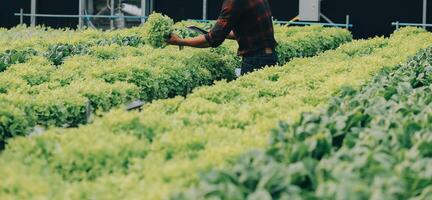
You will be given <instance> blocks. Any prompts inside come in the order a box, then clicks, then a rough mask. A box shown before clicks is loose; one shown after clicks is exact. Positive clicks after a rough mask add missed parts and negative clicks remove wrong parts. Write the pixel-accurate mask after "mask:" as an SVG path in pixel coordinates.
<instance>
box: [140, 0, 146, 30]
mask: <svg viewBox="0 0 432 200" xmlns="http://www.w3.org/2000/svg"><path fill="white" fill-rule="evenodd" d="M146 14H147V0H141V16H142V17H143V18H141V23H142V24H143V23H144V22H145V18H144V17H145V16H146Z"/></svg>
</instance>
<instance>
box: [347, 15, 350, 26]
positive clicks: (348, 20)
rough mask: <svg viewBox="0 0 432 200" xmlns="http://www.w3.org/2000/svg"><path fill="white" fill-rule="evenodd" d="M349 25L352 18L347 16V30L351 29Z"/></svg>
mask: <svg viewBox="0 0 432 200" xmlns="http://www.w3.org/2000/svg"><path fill="white" fill-rule="evenodd" d="M349 24H350V16H349V15H347V16H346V29H349Z"/></svg>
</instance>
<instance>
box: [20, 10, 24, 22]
mask: <svg viewBox="0 0 432 200" xmlns="http://www.w3.org/2000/svg"><path fill="white" fill-rule="evenodd" d="M23 14H24V11H23V9H22V8H21V9H20V25H23V24H24V16H23Z"/></svg>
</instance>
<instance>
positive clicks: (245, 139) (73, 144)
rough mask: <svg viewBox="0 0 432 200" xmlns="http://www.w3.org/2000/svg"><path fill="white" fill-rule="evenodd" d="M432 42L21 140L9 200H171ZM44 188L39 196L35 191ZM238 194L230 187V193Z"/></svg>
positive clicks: (313, 64)
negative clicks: (277, 130) (201, 175)
mask: <svg viewBox="0 0 432 200" xmlns="http://www.w3.org/2000/svg"><path fill="white" fill-rule="evenodd" d="M430 41H432V35H431V34H430V33H427V32H424V31H422V30H419V29H404V30H401V31H399V32H397V33H395V34H394V35H393V36H392V37H391V38H389V39H384V38H375V39H371V40H365V41H363V40H360V41H355V42H352V43H349V44H345V45H343V46H342V47H340V48H338V49H337V50H334V51H328V52H326V53H323V54H321V55H319V56H316V57H313V58H301V59H294V60H292V61H291V62H289V63H287V64H286V65H284V66H282V67H275V68H266V69H264V70H261V71H258V72H255V73H252V74H250V75H246V76H244V77H241V78H239V79H237V80H235V81H232V82H229V83H227V82H225V81H222V82H218V83H216V84H215V85H214V86H208V87H202V88H200V89H197V90H196V91H194V92H193V93H192V94H191V95H189V96H187V97H186V98H183V97H177V98H174V99H169V100H159V101H155V102H153V103H151V104H149V105H146V106H145V107H144V110H143V112H140V113H139V112H134V113H127V112H124V111H121V110H116V111H111V112H110V113H109V114H106V115H105V116H104V117H102V118H101V119H98V120H96V121H95V122H94V123H93V124H91V125H86V126H82V127H80V128H76V129H61V128H60V129H53V130H50V131H48V132H46V133H44V134H42V135H35V136H32V137H17V138H14V139H12V140H11V141H10V143H9V144H8V147H7V148H6V150H5V151H4V152H3V154H2V156H0V173H4V174H0V175H1V176H2V177H6V178H5V179H4V181H2V182H0V192H1V193H0V194H1V195H2V196H4V197H5V199H8V198H10V199H16V198H24V199H25V198H29V197H33V198H48V199H58V198H60V199H83V198H84V199H86V198H97V199H137V198H141V199H163V198H166V197H168V196H169V195H170V194H171V193H172V192H174V191H175V190H177V189H180V188H185V187H187V186H188V185H191V184H193V183H194V182H196V181H197V180H198V177H197V172H199V171H201V170H208V169H210V168H212V167H216V168H218V167H223V166H226V165H227V164H228V163H229V161H231V160H233V159H235V158H236V157H237V156H239V155H240V154H241V153H243V152H245V151H248V150H250V149H253V148H262V147H265V146H266V143H265V140H266V138H267V137H268V134H267V133H268V132H269V130H270V129H272V128H273V127H274V126H275V125H276V124H277V122H278V121H279V120H289V121H295V120H296V119H298V116H299V114H300V113H301V112H304V111H311V110H313V109H315V108H317V107H319V106H321V105H322V104H323V103H325V102H327V101H328V99H329V98H330V97H331V96H332V95H333V94H334V93H336V92H338V91H340V90H341V88H342V87H343V86H352V87H354V88H356V87H359V86H360V85H362V84H363V83H364V82H366V81H367V80H369V79H370V77H371V76H372V75H373V74H376V73H377V72H379V71H381V70H382V69H383V68H386V67H390V68H391V67H394V66H395V65H396V64H398V63H400V62H403V61H405V60H406V59H407V57H408V56H411V55H413V54H415V52H417V51H418V50H419V49H421V48H425V47H426V46H427V43H429V42H430ZM34 184H37V185H38V186H39V187H38V188H37V189H35V188H33V187H30V185H34ZM228 187H229V186H228Z"/></svg>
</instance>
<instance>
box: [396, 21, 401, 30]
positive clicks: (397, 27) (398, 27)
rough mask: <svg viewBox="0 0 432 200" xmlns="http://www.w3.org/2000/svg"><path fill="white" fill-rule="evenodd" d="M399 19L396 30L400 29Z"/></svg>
mask: <svg viewBox="0 0 432 200" xmlns="http://www.w3.org/2000/svg"><path fill="white" fill-rule="evenodd" d="M399 27H400V26H399V21H397V22H396V30H399Z"/></svg>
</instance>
